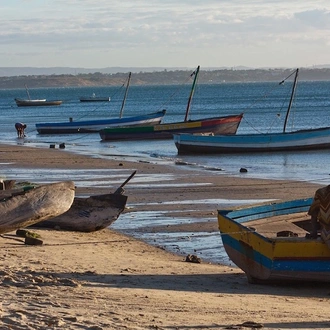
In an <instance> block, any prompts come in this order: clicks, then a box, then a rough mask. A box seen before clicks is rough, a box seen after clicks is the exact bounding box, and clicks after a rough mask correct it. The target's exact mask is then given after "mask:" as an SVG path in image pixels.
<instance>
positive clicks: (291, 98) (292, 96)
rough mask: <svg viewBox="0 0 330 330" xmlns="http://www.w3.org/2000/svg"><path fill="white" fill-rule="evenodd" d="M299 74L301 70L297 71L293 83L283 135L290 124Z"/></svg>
mask: <svg viewBox="0 0 330 330" xmlns="http://www.w3.org/2000/svg"><path fill="white" fill-rule="evenodd" d="M298 73H299V69H297V70H296V75H295V77H294V82H293V87H292V91H291V97H290V102H289V106H288V110H287V111H286V116H285V121H284V127H283V133H285V130H286V125H287V122H288V118H289V113H290V110H291V107H292V102H293V98H294V94H295V92H296V87H297V79H298Z"/></svg>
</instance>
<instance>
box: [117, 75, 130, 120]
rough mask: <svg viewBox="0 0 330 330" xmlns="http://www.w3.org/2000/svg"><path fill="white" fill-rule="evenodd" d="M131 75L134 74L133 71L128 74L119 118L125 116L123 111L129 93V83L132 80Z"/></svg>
mask: <svg viewBox="0 0 330 330" xmlns="http://www.w3.org/2000/svg"><path fill="white" fill-rule="evenodd" d="M131 75H132V72H130V73H129V75H128V79H127V85H126V90H125V95H124V99H123V102H122V104H121V109H120V113H119V118H121V117H122V116H123V111H124V106H125V102H126V97H127V93H128V87H129V83H130V80H131Z"/></svg>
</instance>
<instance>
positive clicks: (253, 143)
mask: <svg viewBox="0 0 330 330" xmlns="http://www.w3.org/2000/svg"><path fill="white" fill-rule="evenodd" d="M174 143H175V145H176V147H177V149H178V153H179V154H201V153H209V154H210V153H252V152H278V151H302V150H318V149H328V148H330V127H325V128H318V129H311V130H301V131H295V132H290V133H269V134H237V135H233V136H223V135H214V136H212V135H193V134H176V135H174Z"/></svg>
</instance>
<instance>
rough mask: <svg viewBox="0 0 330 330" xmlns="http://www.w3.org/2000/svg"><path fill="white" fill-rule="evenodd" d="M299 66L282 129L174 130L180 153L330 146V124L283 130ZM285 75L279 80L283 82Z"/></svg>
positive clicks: (325, 147) (266, 150)
mask: <svg viewBox="0 0 330 330" xmlns="http://www.w3.org/2000/svg"><path fill="white" fill-rule="evenodd" d="M298 72H299V69H297V70H295V72H293V73H291V74H290V75H289V76H288V77H287V78H286V79H288V78H289V77H290V76H291V75H293V74H294V73H295V79H294V83H293V87H292V91H291V98H290V101H289V106H288V108H287V112H286V117H285V121H284V127H283V131H282V132H277V133H276V132H275V133H264V134H263V133H257V134H236V135H231V136H225V135H215V134H175V135H174V143H175V145H176V147H177V149H178V153H179V154H206V153H208V154H211V153H253V152H273V151H276V152H277V151H303V150H320V149H328V148H330V127H321V128H314V129H303V130H296V131H290V132H287V131H286V126H287V121H288V117H289V114H290V110H291V106H292V102H293V99H294V95H295V91H296V86H297V79H298ZM286 79H284V80H283V81H282V82H281V83H280V85H281V84H283V83H284V81H285V80H286Z"/></svg>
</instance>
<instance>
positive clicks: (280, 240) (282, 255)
mask: <svg viewBox="0 0 330 330" xmlns="http://www.w3.org/2000/svg"><path fill="white" fill-rule="evenodd" d="M311 202H312V199H306V200H296V201H291V202H285V203H278V204H269V205H265V206H258V207H253V208H246V209H242V210H236V211H218V224H219V229H220V233H221V238H222V242H223V245H224V248H225V250H226V252H227V254H228V256H229V258H230V259H231V260H232V261H233V262H234V263H235V264H236V265H237V266H238V267H239V268H241V269H242V270H243V271H244V272H245V273H246V275H247V278H248V280H249V282H252V283H253V282H273V281H280V282H283V283H285V282H287V281H318V282H330V249H329V248H328V247H327V245H326V244H325V243H323V241H322V240H321V239H320V238H317V239H310V238H306V237H305V236H303V235H298V236H293V237H276V236H275V237H266V236H264V234H263V233H259V232H258V229H257V230H255V228H251V227H247V226H245V225H243V223H251V221H253V220H258V219H264V221H265V223H266V224H267V222H268V223H269V224H270V223H272V222H273V221H274V218H273V217H274V216H280V215H285V214H286V215H287V216H289V217H291V218H293V217H294V216H295V215H296V214H298V213H300V212H303V213H304V214H306V211H307V210H308V208H309V206H310V204H311ZM282 224H283V222H282Z"/></svg>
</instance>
